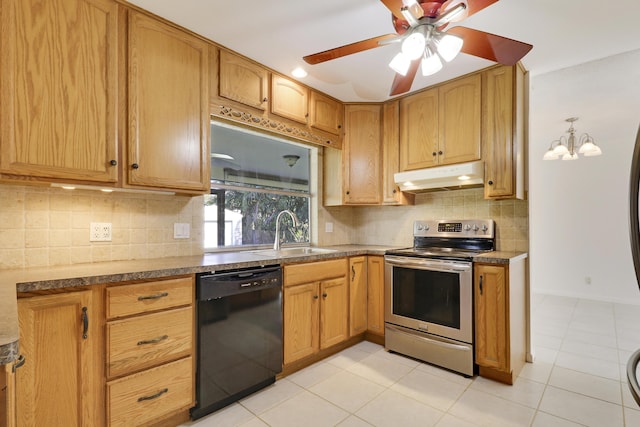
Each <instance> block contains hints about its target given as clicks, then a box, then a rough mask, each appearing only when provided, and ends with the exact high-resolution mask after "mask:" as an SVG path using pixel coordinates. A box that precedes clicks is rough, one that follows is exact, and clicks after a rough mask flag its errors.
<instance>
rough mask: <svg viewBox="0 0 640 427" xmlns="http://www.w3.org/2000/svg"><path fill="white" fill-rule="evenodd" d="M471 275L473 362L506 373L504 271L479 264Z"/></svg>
mask: <svg viewBox="0 0 640 427" xmlns="http://www.w3.org/2000/svg"><path fill="white" fill-rule="evenodd" d="M474 276H475V277H474V294H475V321H476V323H475V325H476V363H477V364H478V365H480V366H486V367H490V368H495V369H498V370H501V371H505V372H508V371H509V366H508V365H509V357H510V355H509V343H508V339H509V338H508V337H509V335H508V332H509V331H508V327H507V325H508V324H509V322H508V319H507V302H508V301H509V298H508V295H507V283H506V278H507V275H506V268H505V267H503V266H496V265H481V264H480V265H476V267H475V275H474Z"/></svg>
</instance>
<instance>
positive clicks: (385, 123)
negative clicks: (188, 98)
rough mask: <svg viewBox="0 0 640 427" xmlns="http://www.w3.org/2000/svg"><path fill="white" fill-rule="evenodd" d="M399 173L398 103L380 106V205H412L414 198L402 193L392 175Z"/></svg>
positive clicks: (393, 102)
mask: <svg viewBox="0 0 640 427" xmlns="http://www.w3.org/2000/svg"><path fill="white" fill-rule="evenodd" d="M397 172H400V101H398V100H395V101H390V102H387V103H385V104H384V105H383V106H382V204H383V205H412V204H414V201H415V196H414V195H413V194H409V193H403V192H402V191H400V188H399V187H398V186H397V185H396V182H395V180H394V177H393V175H394V174H395V173H397Z"/></svg>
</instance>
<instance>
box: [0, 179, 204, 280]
mask: <svg viewBox="0 0 640 427" xmlns="http://www.w3.org/2000/svg"><path fill="white" fill-rule="evenodd" d="M202 204H203V199H202V196H197V197H184V196H168V195H157V194H145V193H118V192H112V193H103V192H100V191H88V190H71V191H70V190H63V189H58V188H50V187H35V186H34V187H31V186H17V185H4V184H0V242H2V244H1V245H0V269H9V268H23V267H47V266H54V265H70V264H79V263H87V262H100V261H119V260H130V259H149V258H158V257H167V256H182V255H200V254H202V253H203V243H202V242H203V237H202V236H203V234H202V233H203V209H202ZM91 222H110V223H112V241H111V242H90V241H89V224H90V223H91ZM176 222H181V223H188V224H190V225H191V236H190V238H189V239H174V238H173V224H174V223H176Z"/></svg>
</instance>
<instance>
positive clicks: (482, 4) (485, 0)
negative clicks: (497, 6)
mask: <svg viewBox="0 0 640 427" xmlns="http://www.w3.org/2000/svg"><path fill="white" fill-rule="evenodd" d="M497 2H498V0H447V1H445V2H444V3H442V8H441V10H442V11H443V12H446V11H447V10H449V9H451V8H452V7H455V6H456V5H457V4H458V3H466V4H467V9H466V10H465V11H464V13H461V14H460V15H458V16H456V17H454V18H453V19H451V20H450V21H449V22H459V21H462V20H463V19H465V18H468V17H469V16H471V15H473V14H474V13H477V12H480V11H481V10H482V9H484V8H486V7H488V6H491V5H492V4H494V3H497Z"/></svg>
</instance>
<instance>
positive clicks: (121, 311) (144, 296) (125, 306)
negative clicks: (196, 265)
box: [107, 277, 194, 319]
mask: <svg viewBox="0 0 640 427" xmlns="http://www.w3.org/2000/svg"><path fill="white" fill-rule="evenodd" d="M193 298H194V296H193V279H192V278H191V277H181V278H178V279H168V280H158V281H156V282H148V283H135V284H131V285H123V286H114V287H111V288H107V318H108V319H113V318H116V317H124V316H130V315H132V314H139V313H146V312H149V311H156V310H163V309H165V308H171V307H177V306H180V305H187V304H191V303H192V302H193Z"/></svg>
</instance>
